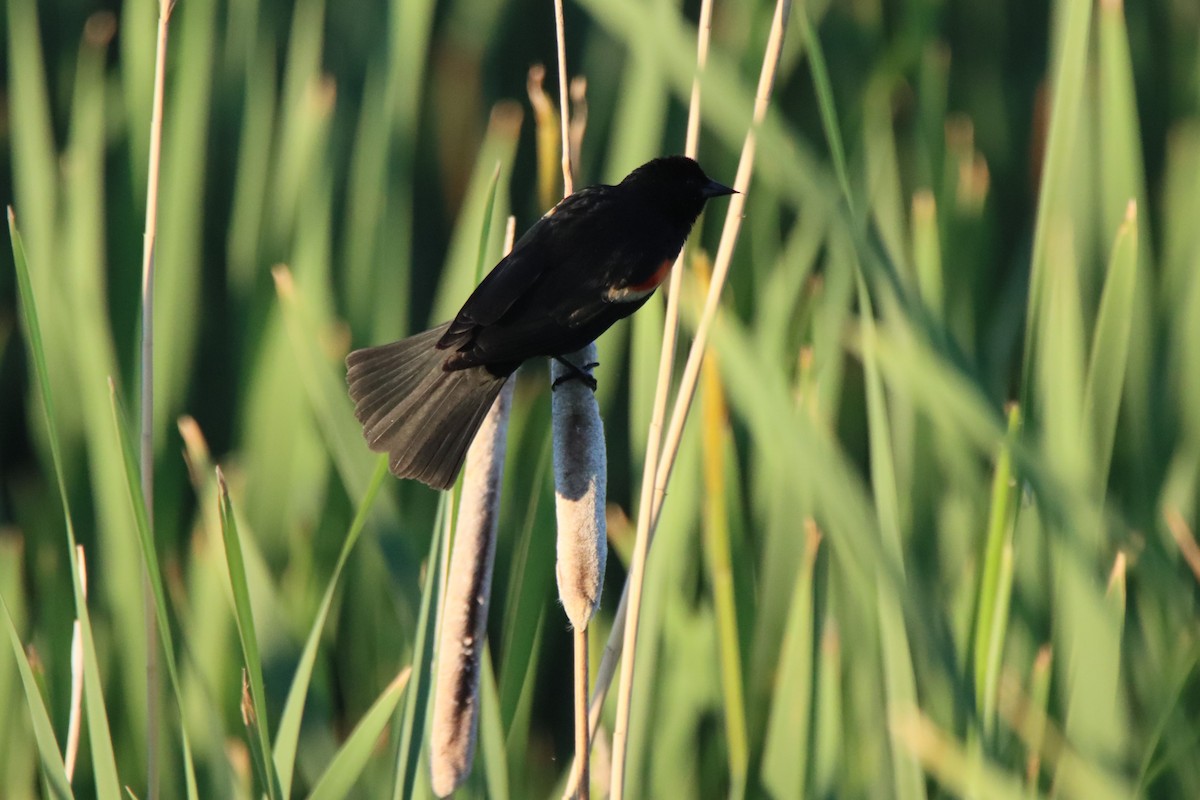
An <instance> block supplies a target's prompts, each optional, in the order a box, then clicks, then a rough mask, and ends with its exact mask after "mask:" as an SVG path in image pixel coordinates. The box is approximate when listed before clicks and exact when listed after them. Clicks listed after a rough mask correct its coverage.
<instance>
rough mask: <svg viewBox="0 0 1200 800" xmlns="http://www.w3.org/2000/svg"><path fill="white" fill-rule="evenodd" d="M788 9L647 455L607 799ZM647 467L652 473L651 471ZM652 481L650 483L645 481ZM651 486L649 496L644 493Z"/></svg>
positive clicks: (783, 10)
mask: <svg viewBox="0 0 1200 800" xmlns="http://www.w3.org/2000/svg"><path fill="white" fill-rule="evenodd" d="M790 9H791V3H790V2H789V0H778V2H777V3H776V5H775V16H774V19H773V20H772V22H771V32H770V36H769V37H768V40H767V49H766V53H765V55H764V57H763V66H762V72H761V73H760V75H759V82H758V92H757V95H756V97H755V101H754V117H753V120H752V122H751V125H750V130H749V131H748V132H747V133H746V140H745V142H744V144H743V145H742V155H741V159H740V160H739V162H738V171H737V178H736V179H735V180H734V188H735V189H736V190H737V191H738V194H735V195H733V197H732V198H731V199H730V203H729V210H728V212H727V213H726V216H725V227H724V228H723V229H722V231H721V243H720V245H719V246H718V248H717V257H716V259H715V261H714V263H713V276H712V283H711V284H710V285H709V290H708V296H707V298H706V300H705V304H704V312H703V314H702V316H701V318H700V324H699V326H698V327H697V329H696V336H695V339H693V341H692V346H691V349H690V351H689V352H688V360H687V365H686V366H685V368H684V372H683V379H682V382H681V383H680V387H679V393H678V394H677V395H676V397H675V405H674V408H673V409H672V412H671V424H670V427H669V428H668V429H667V438H666V440H665V442H664V444H663V448H662V458H661V463H654V464H653V465H652V464H651V461H655V462H658V461H659V460H658V459H657V458H655V457H654V456H650V455H649V454H648V457H647V465H646V476H645V477H644V479H643V482H642V499H641V505H640V506H639V508H638V527H637V536H636V539H635V541H634V550H633V559H632V562H631V565H630V573H629V579H628V592H629V602H628V605H627V614H626V620H625V631H624V636H623V648H622V649H623V650H624V653H625V659H624V660H623V661H622V662H621V682H620V685H619V688H618V692H617V721H616V725H615V727H614V728H613V762H612V797H613V800H621V798H622V797H623V796H624V784H625V774H624V773H625V761H626V754H627V747H628V733H629V713H630V708H631V702H632V695H633V667H634V663H635V661H636V647H637V632H638V622H639V620H638V616H639V611H640V608H641V602H642V588H643V585H644V582H645V562H646V555H647V553H648V551H649V547H650V538H651V536H652V533H653V531H652V529H653V527H654V526H655V525H656V524H657V521H658V512H659V510H660V509H661V506H662V500H663V497H664V496H665V495H666V485H667V481H668V480H670V477H671V469H672V468H673V467H674V464H675V455H676V454H677V453H678V451H679V442H680V439H681V438H682V436H683V425H684V422H685V421H686V420H687V415H688V412H689V411H690V410H691V404H692V399H693V398H694V396H695V392H696V382H697V380H698V378H699V376H700V365H701V363H702V362H703V360H704V350H705V347H706V346H707V344H708V332H709V329H710V328H711V327H712V321H713V319H714V318H715V317H716V312H717V306H718V304H719V303H720V299H721V290H722V289H723V288H724V286H725V279H726V277H727V276H728V274H729V265H730V263H731V261H732V259H733V248H734V245H735V244H736V242H737V237H738V233H739V232H740V230H741V224H742V212H743V210H744V209H745V205H746V190H747V189H748V188H749V186H750V175H751V173H752V172H753V170H754V155H755V149H756V146H757V139H758V137H757V131H758V126H759V125H760V124H762V121H763V119H764V118H765V117H766V113H767V108H768V106H769V104H770V99H771V90H772V89H773V88H774V84H775V72H776V70H777V68H778V64H779V55H780V52H781V51H782V49H783V33H784V29H785V27H786V25H787V17H788V12H789V11H790ZM652 467H653V468H652ZM651 476H652V480H651ZM647 483H651V484H652V488H653V493H652V495H651V494H650V492H649V489H648V488H647Z"/></svg>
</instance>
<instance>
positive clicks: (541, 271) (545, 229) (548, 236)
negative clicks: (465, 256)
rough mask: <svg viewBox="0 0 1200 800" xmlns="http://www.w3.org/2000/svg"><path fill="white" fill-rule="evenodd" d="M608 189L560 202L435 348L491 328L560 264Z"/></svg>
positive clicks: (475, 295)
mask: <svg viewBox="0 0 1200 800" xmlns="http://www.w3.org/2000/svg"><path fill="white" fill-rule="evenodd" d="M611 188H612V187H609V186H589V187H587V188H586V189H581V190H579V191H578V192H575V193H574V194H572V195H571V196H570V197H567V198H565V199H564V200H563V201H562V202H560V203H559V204H558V205H557V206H555V207H554V208H553V209H552V210H551V211H550V212H549V213H547V214H546V215H545V216H544V217H542V218H541V219H539V220H538V221H537V222H536V223H534V224H533V226H532V227H531V228H530V229H529V230H528V231H526V232H525V234H524V235H523V236H522V237H521V238H520V240H518V241H517V243H516V245H514V246H513V250H512V252H511V253H509V254H508V255H507V256H505V257H504V259H502V260H501V261H500V263H499V264H497V265H496V266H495V267H493V268H492V271H491V272H489V273H488V274H487V276H486V277H484V279H483V280H482V281H481V282H480V284H479V285H478V286H477V287H475V291H473V292H471V296H470V297H468V298H467V302H465V303H464V304H463V307H462V309H460V310H459V312H458V315H457V316H456V317H455V318H454V321H453V322H451V323H450V327H449V328H448V329H447V330H446V333H445V335H444V336H442V338H441V340H440V341H439V342H438V347H439V348H440V349H445V348H448V347H455V346H461V345H463V344H466V343H468V342H469V341H470V340H471V338H472V336H473V334H474V332H475V330H476V329H477V328H479V327H483V326H487V325H493V324H495V323H496V322H498V321H499V320H500V318H501V317H503V316H504V315H505V314H506V313H508V311H509V310H510V309H512V307H513V306H514V305H516V304H517V302H518V301H519V300H521V298H522V297H525V296H527V295H528V294H529V293H530V292H531V291H533V289H534V288H535V287H536V286H537V285H538V283H539V282H540V281H541V280H542V278H543V276H544V275H545V274H546V273H547V272H548V271H550V270H552V269H553V268H554V267H555V266H557V265H558V264H559V262H560V261H561V260H562V257H563V250H564V249H566V248H569V247H570V244H569V243H570V241H571V239H572V235H571V231H572V230H573V229H574V228H575V227H576V226H577V225H578V224H579V223H580V221H582V220H584V219H586V218H587V217H588V216H590V215H592V214H593V213H595V212H596V211H597V209H599V208H601V207H603V206H605V205H607V204H609V203H611V202H612V200H611V196H612V195H611Z"/></svg>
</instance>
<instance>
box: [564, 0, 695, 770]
mask: <svg viewBox="0 0 1200 800" xmlns="http://www.w3.org/2000/svg"><path fill="white" fill-rule="evenodd" d="M711 33H712V0H702V2H701V4H700V19H699V21H698V24H697V34H696V75H695V77H694V78H693V79H692V94H691V101H690V103H689V105H688V121H687V138H686V142H685V145H684V154H685V155H687V156H688V157H690V158H696V157H697V156H698V154H699V149H700V102H701V99H700V98H701V93H700V89H701V78H702V76H703V73H704V68H705V66H706V65H707V64H708V43H709V38H710V34H711ZM684 255H685V254H684V253H683V252H680V254H679V258H677V259H676V260H675V266H674V267H673V268H672V270H671V279H670V285H669V287H668V290H667V295H666V300H667V308H666V313H665V315H664V318H663V341H662V350H661V351H660V353H659V360H658V380H657V383H656V384H655V389H654V403H653V406H652V407H651V412H650V427H649V430H648V432H647V436H646V462H645V464H644V467H643V469H644V472H643V475H642V500H641V505H640V506H639V508H643V507H646V506H648V505H649V502H650V501H649V498H650V497H651V496H652V494H651V491H650V490H651V488H652V487H653V476H654V475H655V474H656V473H657V470H658V459H659V452H660V451H659V444H660V440H661V438H662V427H663V419H664V418H665V417H666V410H667V397H668V395H669V393H670V390H671V372H672V368H673V366H674V364H675V344H676V339H677V337H678V334H679V293H680V288H681V287H682V285H683V264H684ZM651 532H653V527H651ZM629 586H630V580H626V582H625V586H624V587H623V588H622V589H621V599H620V601H619V602H618V603H617V613H616V616H615V618H614V621H613V627H612V629H611V630H610V631H609V634H608V641H607V642H606V643H605V645H604V652H603V653H602V654H601V658H600V666H599V668H598V669H597V672H596V686H595V689H594V691H593V694H592V700H591V705H590V707H589V709H588V729H589V733H590V734H591V736H592V738H595V736H596V731H597V730H598V729H599V726H600V711H601V709H603V707H604V700H605V698H606V697H607V696H608V687H609V686H610V685H612V679H613V675H614V674H615V673H616V668H617V662H618V661H619V660H620V657H621V646H622V644H623V643H624V637H625V620H626V612H627V610H628V606H629ZM575 786H576V784H575V782H574V781H573V780H572V781H571V782H570V783H569V784H568V787H567V791H568V793H571V792H573V790H574V788H575Z"/></svg>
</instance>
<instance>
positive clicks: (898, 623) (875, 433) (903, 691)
mask: <svg viewBox="0 0 1200 800" xmlns="http://www.w3.org/2000/svg"><path fill="white" fill-rule="evenodd" d="M857 283H858V303H859V308H860V309H861V311H860V317H859V320H860V322H859V324H860V325H861V327H862V351H863V352H862V356H863V372H864V374H865V376H866V391H867V421H868V426H869V431H870V433H869V436H870V441H869V446H870V453H871V487H872V489H873V491H874V495H875V511H876V514H877V517H878V521H879V530H880V533H881V534H882V542H881V545H882V547H883V549H884V551H885V552H887V553H888V561H889V562H891V563H894V564H896V565H898V567H899V570H900V572H901V574H903V572H904V567H903V563H904V554H903V549H904V543H903V540H902V532H901V526H902V522H901V519H900V498H899V486H898V483H897V478H896V463H895V457H894V450H893V442H892V426H891V422H890V420H889V417H888V409H887V400H886V398H885V397H884V389H883V380H882V378H880V375H879V365H878V355H877V352H876V350H875V320H874V316H873V315H874V311H873V310H872V307H871V297H870V294H869V293H868V292H867V285H866V282H865V281H864V280H863V277H862V275H861V274H859V275H858V276H857ZM901 580H902V581H903V578H902V579H901ZM885 587H886V583H885V582H882V581H881V583H880V588H879V591H878V595H877V599H878V606H877V610H878V614H879V628H880V637H881V641H882V648H883V670H884V676H883V677H884V684H885V686H886V691H887V708H888V712H889V714H893V713H899V714H905V713H912V712H914V711H915V710H916V708H917V686H916V677H915V676H914V674H913V662H912V653H911V651H910V649H909V643H908V632H907V630H906V628H905V622H904V611H903V607H902V606H901V605H899V604H897V603H896V602H894V599H893V597H892V595H891V592H889V591H887V589H886V588H885ZM900 591H904V587H903V585H902V586H901V587H900ZM891 754H892V769H893V771H894V774H893V780H894V784H893V788H894V791H895V795H896V797H898V798H923V797H925V780H924V776H923V775H922V774H921V769H920V766H919V765H918V764H917V762H916V760H915V759H914V758H913V757H912V755H911V754H910V753H909V752H908V751H907V750H905V749H904V748H902V747H900V746H899V742H897V741H896V740H895V739H894V738H893V740H892V748H891Z"/></svg>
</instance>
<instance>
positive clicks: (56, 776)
mask: <svg viewBox="0 0 1200 800" xmlns="http://www.w3.org/2000/svg"><path fill="white" fill-rule="evenodd" d="M0 610H3V611H4V627H5V629H6V630H7V631H8V639H9V642H10V643H11V644H12V650H13V657H14V658H15V659H16V660H17V670H18V671H19V673H20V675H21V685H22V687H23V688H24V689H25V702H26V703H27V704H28V705H29V716H30V718H31V719H32V721H33V733H34V737H35V738H36V740H37V749H38V756H39V758H40V759H41V766H42V777H43V778H44V779H45V781H46V786H48V787H49V789H50V792H51V795H52V796H53V797H54V798H55V800H67V799H68V798H73V797H74V796H75V795H74V794H73V793H72V792H71V782H70V781H69V780H67V768H66V767H65V766H64V765H63V758H62V753H61V752H60V751H59V749H58V740H57V739H56V738H55V736H54V725H53V724H52V723H51V722H50V715H49V713H47V712H46V704H45V702H44V701H43V700H42V693H41V691H40V690H39V689H38V685H37V679H36V678H35V677H34V676H33V670H32V669H30V668H29V660H28V659H27V658H26V657H25V648H24V647H23V646H22V645H21V637H20V635H18V634H17V627H16V625H14V624H13V619H12V615H11V614H10V613H9V612H8V603H6V602H5V600H4V598H3V597H0Z"/></svg>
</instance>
